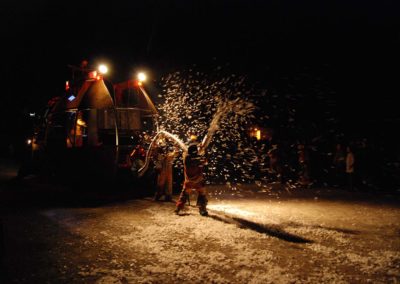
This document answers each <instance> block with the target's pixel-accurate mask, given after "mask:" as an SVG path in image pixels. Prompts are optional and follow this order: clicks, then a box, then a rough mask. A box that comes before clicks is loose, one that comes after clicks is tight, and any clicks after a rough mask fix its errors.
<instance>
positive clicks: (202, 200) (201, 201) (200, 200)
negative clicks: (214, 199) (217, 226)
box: [196, 194, 208, 216]
mask: <svg viewBox="0 0 400 284" xmlns="http://www.w3.org/2000/svg"><path fill="white" fill-rule="evenodd" d="M207 203H208V200H207V197H206V196H205V195H201V194H199V196H198V197H197V204H196V205H197V207H199V213H200V215H201V216H207V215H208V212H207Z"/></svg>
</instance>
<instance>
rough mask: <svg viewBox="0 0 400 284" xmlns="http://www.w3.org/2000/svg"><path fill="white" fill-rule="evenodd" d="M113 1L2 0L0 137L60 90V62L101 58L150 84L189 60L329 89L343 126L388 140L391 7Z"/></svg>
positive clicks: (391, 127)
mask: <svg viewBox="0 0 400 284" xmlns="http://www.w3.org/2000/svg"><path fill="white" fill-rule="evenodd" d="M124 2H126V3H124ZM124 2H122V1H121V2H119V1H111V2H107V3H100V2H98V1H44V0H39V1H9V0H8V1H2V4H1V34H2V47H3V51H2V54H3V57H2V64H1V65H2V67H1V68H2V82H3V83H2V103H1V106H2V110H1V127H2V129H3V130H4V132H3V133H5V134H6V136H9V137H15V136H18V134H19V133H21V128H20V127H19V126H18V125H19V124H21V123H22V124H23V122H21V117H22V115H23V114H24V112H25V114H26V112H27V111H35V110H38V109H40V107H42V106H43V105H45V104H46V102H47V101H48V100H49V99H50V98H51V97H54V96H57V95H60V94H62V91H63V88H64V84H65V80H66V79H68V76H69V73H68V72H69V71H68V69H67V68H66V66H67V64H75V65H78V64H79V63H80V62H81V60H82V59H88V60H89V62H90V63H92V64H96V63H97V62H101V61H105V62H108V63H109V64H110V68H111V71H112V72H111V74H110V76H111V78H112V80H113V81H122V80H126V79H128V78H129V77H130V76H132V75H133V74H134V72H135V71H136V70H138V69H140V68H146V69H148V70H151V76H152V79H153V80H157V79H158V78H159V77H160V76H162V75H163V74H166V73H167V72H170V71H171V70H176V69H179V68H183V67H186V66H189V65H191V64H199V66H200V67H199V68H201V66H207V65H210V66H211V65H218V64H222V65H224V66H229V67H228V68H230V69H231V70H232V72H237V73H240V74H245V75H246V76H248V78H249V80H250V81H253V82H257V83H258V84H260V85H261V86H264V87H266V88H270V87H273V88H275V89H277V90H278V94H279V88H280V85H282V84H285V82H287V83H289V84H290V83H291V80H292V78H294V79H293V80H295V78H296V77H298V74H303V75H304V74H306V75H307V76H308V77H311V78H315V79H318V80H322V81H323V82H324V84H325V85H328V86H329V90H331V92H330V94H327V95H329V96H332V98H333V99H334V101H335V102H336V103H337V109H336V115H337V119H339V120H340V121H341V122H342V125H345V126H344V128H345V131H347V132H348V133H352V132H360V135H366V134H368V135H372V136H373V135H380V137H381V139H387V140H388V141H391V140H393V139H394V137H396V136H397V135H396V131H397V130H398V126H399V111H398V107H397V105H396V104H395V103H394V102H395V100H396V95H398V94H399V93H400V92H399V87H398V84H397V82H396V79H397V78H398V75H399V72H398V65H399V64H398V63H399V60H398V53H399V41H400V32H399V17H398V11H399V9H398V8H399V7H398V5H396V3H395V2H396V1H387V0H381V1H355V0H351V1H294V0H293V1H291V0H279V1H267V0H265V1H244V0H243V1H225V0H222V1H215V0H213V1H211V0H210V1H207V0H202V1H167V0H166V1H161V0H160V1H124ZM226 64H229V65H226ZM300 77H301V78H304V76H300ZM282 78H288V79H287V80H286V81H285V80H284V81H282ZM313 82H315V80H308V81H304V82H303V84H300V85H302V88H304V84H305V85H306V86H305V87H306V88H313V87H314V86H313V84H314V83H313ZM307 84H308V85H307ZM296 91H297V90H296V88H295V90H294V92H296ZM282 92H283V91H282ZM309 107H310V108H309V110H310V111H312V109H313V105H312V104H310V106H309ZM15 122H18V123H19V124H18V123H15Z"/></svg>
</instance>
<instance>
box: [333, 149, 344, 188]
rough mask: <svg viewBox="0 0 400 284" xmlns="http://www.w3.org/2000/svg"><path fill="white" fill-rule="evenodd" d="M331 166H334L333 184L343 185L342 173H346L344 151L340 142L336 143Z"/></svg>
mask: <svg viewBox="0 0 400 284" xmlns="http://www.w3.org/2000/svg"><path fill="white" fill-rule="evenodd" d="M333 167H334V173H335V177H334V179H335V180H334V184H335V185H338V186H343V185H344V184H345V182H344V175H345V173H346V153H345V152H344V149H343V147H342V145H341V144H336V151H335V155H334V156H333Z"/></svg>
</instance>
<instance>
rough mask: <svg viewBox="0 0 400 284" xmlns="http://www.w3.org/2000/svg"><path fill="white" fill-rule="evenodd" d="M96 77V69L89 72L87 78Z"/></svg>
mask: <svg viewBox="0 0 400 284" xmlns="http://www.w3.org/2000/svg"><path fill="white" fill-rule="evenodd" d="M96 78H97V71H92V72H89V79H96Z"/></svg>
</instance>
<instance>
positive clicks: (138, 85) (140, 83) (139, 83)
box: [133, 80, 143, 87]
mask: <svg viewBox="0 0 400 284" xmlns="http://www.w3.org/2000/svg"><path fill="white" fill-rule="evenodd" d="M142 85H143V83H142V82H140V81H138V80H134V81H133V86H135V87H141V86H142Z"/></svg>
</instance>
